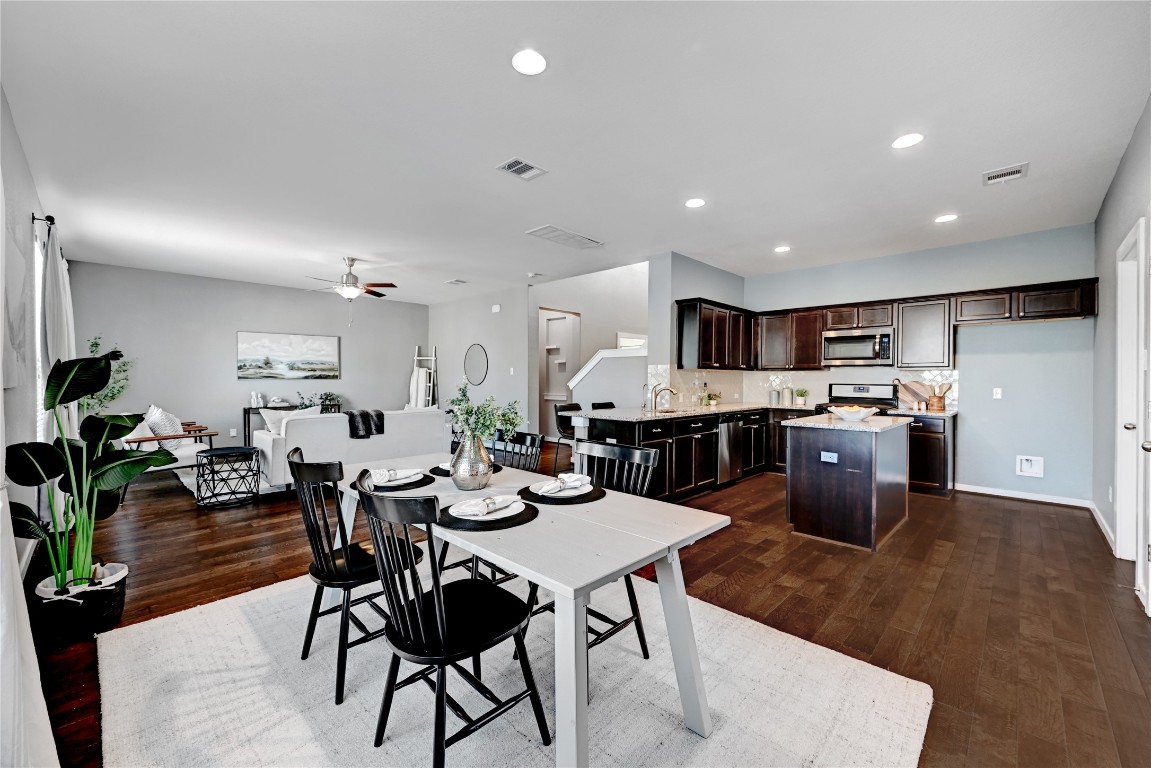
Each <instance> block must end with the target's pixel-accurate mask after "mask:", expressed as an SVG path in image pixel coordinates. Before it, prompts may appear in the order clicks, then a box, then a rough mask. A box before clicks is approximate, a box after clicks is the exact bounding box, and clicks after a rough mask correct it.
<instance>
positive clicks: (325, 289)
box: [304, 285, 335, 293]
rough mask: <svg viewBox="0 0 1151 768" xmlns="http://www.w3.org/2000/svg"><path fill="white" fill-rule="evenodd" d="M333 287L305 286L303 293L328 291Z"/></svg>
mask: <svg viewBox="0 0 1151 768" xmlns="http://www.w3.org/2000/svg"><path fill="white" fill-rule="evenodd" d="M333 288H335V286H334V285H325V286H324V287H323V288H306V289H305V290H304V293H315V292H317V291H330V290H332V289H333Z"/></svg>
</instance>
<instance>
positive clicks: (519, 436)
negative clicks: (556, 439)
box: [492, 432, 544, 472]
mask: <svg viewBox="0 0 1151 768" xmlns="http://www.w3.org/2000/svg"><path fill="white" fill-rule="evenodd" d="M543 447H544V436H543V435H537V434H535V433H532V432H516V433H515V435H514V436H512V437H511V439H504V436H503V435H502V434H497V435H496V439H495V440H494V441H493V442H492V459H493V460H494V461H495V462H496V463H497V464H502V465H503V466H505V467H511V468H513V469H523V470H527V471H528V472H535V471H536V470H537V469H539V466H540V455H541V453H542V452H543Z"/></svg>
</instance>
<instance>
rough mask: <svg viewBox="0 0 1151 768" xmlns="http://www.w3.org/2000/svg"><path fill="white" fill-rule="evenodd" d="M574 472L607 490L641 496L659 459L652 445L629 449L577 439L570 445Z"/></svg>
mask: <svg viewBox="0 0 1151 768" xmlns="http://www.w3.org/2000/svg"><path fill="white" fill-rule="evenodd" d="M572 456H573V459H574V461H575V471H576V472H579V473H580V474H584V475H587V476H589V477H590V478H591V481H592V483H593V484H595V485H598V486H601V487H603V488H607V489H608V490H611V491H619V492H621V493H629V494H632V495H633V496H642V495H644V494H645V493H646V492H647V487H648V485H649V484H650V483H651V476H652V471H653V470H654V469H655V465H656V463H658V462H659V451H657V450H655V449H654V448H632V447H631V446H627V445H616V444H615V443H596V442H591V441H588V440H581V441H579V442H577V443H576V444H575V446H574V447H573V448H572Z"/></svg>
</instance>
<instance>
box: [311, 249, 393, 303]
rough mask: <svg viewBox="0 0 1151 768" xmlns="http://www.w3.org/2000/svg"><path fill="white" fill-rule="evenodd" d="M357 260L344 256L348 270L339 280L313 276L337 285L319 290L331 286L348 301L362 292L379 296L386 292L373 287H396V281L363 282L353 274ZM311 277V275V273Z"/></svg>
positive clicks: (314, 278)
mask: <svg viewBox="0 0 1151 768" xmlns="http://www.w3.org/2000/svg"><path fill="white" fill-rule="evenodd" d="M355 263H356V260H355V259H354V258H352V257H351V256H345V257H344V265H345V266H347V268H348V271H347V272H345V273H344V274H343V275H341V276H340V279H339V280H329V279H327V278H326V277H312V278H311V279H312V280H323V281H324V282H325V283H335V285H329V286H325V287H324V288H317V289H316V290H318V291H326V290H328V288H331V289H332V290H333V291H335V292H336V293H338V294H340V295H341V296H343V297H344V298H345V299H347V300H348V301H351V300H352V299H354V298H356V297H357V296H359V295H360V294H362V293H366V294H367V295H369V296H375V297H377V298H383V297H384V296H385V295H386V294H383V293H380V292H379V291H375V290H372V289H373V288H395V287H396V284H395V283H361V282H360V278H358V277H356V276H355V275H354V274H352V267H353V266H354V265H355ZM309 277H311V276H310V275H309Z"/></svg>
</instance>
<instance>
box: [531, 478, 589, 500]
mask: <svg viewBox="0 0 1151 768" xmlns="http://www.w3.org/2000/svg"><path fill="white" fill-rule="evenodd" d="M550 482H552V481H551V480H541V481H540V482H538V483H532V484H531V485H529V486H528V490H529V491H531V492H532V493H534V494H536V495H538V496H551V497H555V498H557V499H570V498H572V497H574V496H583V495H585V494H588V493H591V492H592V491H594V490H595V486H594V485H592V484H591V483H588V484H587V485H577V486H576V487H575V488H564V489H563V490H562V491H556V492H555V493H540V489H541V488H543V487H544V486H545V485H547V484H548V483H550Z"/></svg>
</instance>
